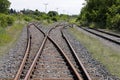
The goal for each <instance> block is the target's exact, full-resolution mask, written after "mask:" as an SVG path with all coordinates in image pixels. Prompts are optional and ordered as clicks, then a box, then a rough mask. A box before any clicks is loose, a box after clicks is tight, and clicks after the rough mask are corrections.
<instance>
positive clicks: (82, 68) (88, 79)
mask: <svg viewBox="0 0 120 80" xmlns="http://www.w3.org/2000/svg"><path fill="white" fill-rule="evenodd" d="M61 34H62V37H63V38H64V39H65V41H66V43H67V44H68V46H69V48H70V49H71V51H72V53H73V55H74V57H75V59H76V61H77V63H78V65H79V67H80V69H81V70H82V71H81V73H82V74H83V78H84V80H92V79H91V77H90V75H89V74H88V72H87V70H86V69H85V67H84V65H83V64H82V62H81V60H80V58H79V57H78V55H77V53H76V52H75V50H74V48H73V47H72V45H71V43H70V41H69V39H68V38H67V37H66V35H65V33H64V32H63V29H61Z"/></svg>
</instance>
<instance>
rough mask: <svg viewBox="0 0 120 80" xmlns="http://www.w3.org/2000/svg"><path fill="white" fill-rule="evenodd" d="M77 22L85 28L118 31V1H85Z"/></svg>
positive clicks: (119, 26) (119, 8) (119, 21)
mask: <svg viewBox="0 0 120 80" xmlns="http://www.w3.org/2000/svg"><path fill="white" fill-rule="evenodd" d="M77 21H79V22H80V23H81V24H82V25H85V26H90V27H96V28H108V29H116V30H120V0H86V5H85V6H84V7H83V9H82V11H81V13H80V15H79V17H78V19H77Z"/></svg>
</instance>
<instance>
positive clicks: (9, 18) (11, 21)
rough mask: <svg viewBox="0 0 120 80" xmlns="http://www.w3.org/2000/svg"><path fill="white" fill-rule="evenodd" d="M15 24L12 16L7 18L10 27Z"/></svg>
mask: <svg viewBox="0 0 120 80" xmlns="http://www.w3.org/2000/svg"><path fill="white" fill-rule="evenodd" d="M13 23H14V17H12V16H9V15H8V16H7V24H8V25H12V24H13Z"/></svg>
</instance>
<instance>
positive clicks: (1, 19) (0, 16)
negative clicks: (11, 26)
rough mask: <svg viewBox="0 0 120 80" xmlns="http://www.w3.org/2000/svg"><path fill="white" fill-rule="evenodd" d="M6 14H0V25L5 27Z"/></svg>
mask: <svg viewBox="0 0 120 80" xmlns="http://www.w3.org/2000/svg"><path fill="white" fill-rule="evenodd" d="M7 25H8V24H7V16H6V15H5V14H0V27H7Z"/></svg>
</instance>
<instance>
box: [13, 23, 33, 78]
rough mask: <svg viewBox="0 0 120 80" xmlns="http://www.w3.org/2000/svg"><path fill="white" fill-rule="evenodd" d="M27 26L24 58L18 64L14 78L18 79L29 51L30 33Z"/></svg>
mask: <svg viewBox="0 0 120 80" xmlns="http://www.w3.org/2000/svg"><path fill="white" fill-rule="evenodd" d="M29 26H30V25H28V26H27V46H26V50H25V55H24V58H23V60H22V63H21V65H20V67H19V69H18V72H17V74H16V76H15V78H14V80H18V79H19V78H20V74H21V73H22V70H23V68H24V65H25V62H26V60H27V56H28V54H29V51H30V44H31V35H30V33H29V30H28V28H29Z"/></svg>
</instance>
